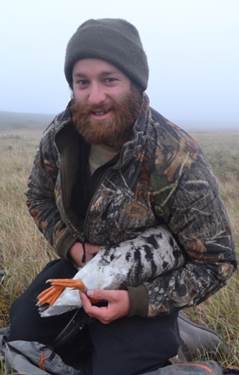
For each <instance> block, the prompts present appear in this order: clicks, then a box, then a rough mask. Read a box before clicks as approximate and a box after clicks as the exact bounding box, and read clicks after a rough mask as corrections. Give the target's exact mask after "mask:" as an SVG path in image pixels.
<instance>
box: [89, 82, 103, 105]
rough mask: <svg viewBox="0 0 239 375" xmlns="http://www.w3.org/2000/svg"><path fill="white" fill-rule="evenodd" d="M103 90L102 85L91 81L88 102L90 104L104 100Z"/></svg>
mask: <svg viewBox="0 0 239 375" xmlns="http://www.w3.org/2000/svg"><path fill="white" fill-rule="evenodd" d="M105 96H106V94H105V91H104V89H103V87H102V85H100V84H98V83H92V84H91V86H90V88H89V95H88V103H89V104H91V105H97V104H101V103H103V102H104V100H105Z"/></svg>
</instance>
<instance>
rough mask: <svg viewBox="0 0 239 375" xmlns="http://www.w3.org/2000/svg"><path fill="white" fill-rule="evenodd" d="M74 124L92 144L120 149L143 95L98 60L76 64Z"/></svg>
mask: <svg viewBox="0 0 239 375" xmlns="http://www.w3.org/2000/svg"><path fill="white" fill-rule="evenodd" d="M72 79H73V97H74V100H73V105H72V107H71V111H72V116H73V122H74V124H75V126H76V128H77V129H78V131H79V132H80V133H81V135H82V136H83V137H84V138H85V140H86V141H87V142H89V143H91V144H107V145H109V146H112V147H115V148H119V147H120V146H121V145H122V144H123V143H124V142H125V141H126V140H127V138H129V134H130V131H131V129H132V126H133V123H134V121H135V120H136V118H137V116H138V113H139V110H140V106H141V102H142V94H141V93H140V92H139V91H138V90H137V89H136V88H135V87H133V86H132V84H131V81H130V80H129V78H128V77H127V76H126V75H125V74H123V73H122V72H121V71H120V70H118V69H117V68H116V67H115V66H113V65H111V64H110V63H108V62H106V61H104V60H100V59H82V60H79V61H78V62H77V63H76V64H75V65H74V68H73V72H72Z"/></svg>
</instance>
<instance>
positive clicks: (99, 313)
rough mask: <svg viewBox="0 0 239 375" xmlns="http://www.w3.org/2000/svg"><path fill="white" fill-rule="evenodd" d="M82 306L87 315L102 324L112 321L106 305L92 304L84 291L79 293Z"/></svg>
mask: <svg viewBox="0 0 239 375" xmlns="http://www.w3.org/2000/svg"><path fill="white" fill-rule="evenodd" d="M80 296H81V302H82V306H83V308H84V310H85V312H86V314H87V315H89V316H90V317H91V318H95V319H97V320H99V321H100V322H101V323H103V324H109V323H110V322H111V321H112V318H111V313H110V311H109V309H108V306H107V307H98V306H95V305H93V304H92V301H91V300H90V299H89V298H88V297H87V295H86V294H85V293H81V294H80Z"/></svg>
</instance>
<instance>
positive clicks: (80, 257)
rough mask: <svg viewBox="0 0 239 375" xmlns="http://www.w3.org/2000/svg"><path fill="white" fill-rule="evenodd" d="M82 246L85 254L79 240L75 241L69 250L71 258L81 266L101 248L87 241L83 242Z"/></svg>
mask: <svg viewBox="0 0 239 375" xmlns="http://www.w3.org/2000/svg"><path fill="white" fill-rule="evenodd" d="M84 247H85V254H84V249H83V245H82V244H81V243H80V242H76V243H75V244H74V245H73V246H72V248H71V249H70V251H69V255H70V257H71V258H72V260H73V261H74V262H75V263H76V264H77V265H78V266H80V267H83V266H84V265H85V263H87V262H89V260H91V259H92V258H93V257H94V256H95V255H96V254H97V253H98V251H99V250H100V249H101V246H98V245H91V244H89V243H85V244H84ZM84 258H85V259H84Z"/></svg>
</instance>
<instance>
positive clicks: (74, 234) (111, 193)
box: [8, 19, 236, 375]
mask: <svg viewBox="0 0 239 375" xmlns="http://www.w3.org/2000/svg"><path fill="white" fill-rule="evenodd" d="M65 76H66V79H67V82H68V84H69V86H70V87H71V89H72V100H71V101H70V103H69V104H68V106H67V108H66V110H65V111H64V112H63V113H61V114H60V115H58V116H57V117H56V118H55V119H54V121H53V122H52V124H50V126H49V127H48V129H47V130H46V131H45V133H44V135H43V137H42V140H41V142H40V147H39V150H38V152H37V155H36V158H35V161H34V165H33V169H32V172H31V175H30V178H29V186H28V192H27V198H28V200H27V204H28V207H29V210H30V213H31V215H32V216H33V218H34V220H35V222H36V224H37V226H38V228H39V229H40V230H41V232H42V233H43V234H44V236H45V237H46V238H47V240H48V241H49V242H50V244H51V245H52V247H53V248H54V249H55V250H56V252H57V254H58V255H59V257H60V260H57V261H54V262H51V263H49V264H48V265H47V267H46V268H45V269H44V270H43V271H42V272H41V273H40V274H39V275H38V276H37V278H36V279H35V280H34V281H33V283H32V285H31V286H30V287H29V289H27V291H26V292H25V293H24V294H23V295H22V296H21V297H20V298H19V299H18V300H17V301H16V302H15V304H14V305H13V307H12V311H11V329H10V334H9V339H8V340H9V342H10V341H14V340H22V341H23V340H24V342H25V343H26V342H35V343H38V344H39V348H41V350H43V349H42V346H40V344H43V345H45V346H47V347H48V348H49V347H50V348H53V349H54V351H55V352H56V353H58V355H60V357H61V358H62V359H63V360H64V362H65V363H66V364H67V365H68V370H67V371H69V372H67V373H71V374H73V373H74V372H70V371H73V368H75V369H76V368H77V367H78V368H80V370H79V372H78V373H83V374H92V375H111V374H115V375H123V374H124V375H127V374H128V375H133V374H140V373H142V372H144V371H148V370H152V369H155V368H159V367H162V366H165V365H166V364H167V363H168V359H169V358H170V357H172V356H174V355H175V354H176V353H177V350H178V345H179V334H178V328H177V316H178V311H179V310H180V309H182V308H184V307H187V306H192V305H195V304H198V303H200V302H201V301H203V300H205V299H206V298H207V297H208V296H210V295H211V294H213V293H215V292H216V291H217V290H218V289H219V288H221V287H222V286H224V285H225V283H226V281H227V279H228V278H229V277H230V276H231V274H232V273H233V271H234V269H235V267H236V260H235V253H234V247H233V241H232V237H231V230H230V225H229V223H228V218H227V215H226V212H225V209H224V206H223V203H222V201H221V199H220V197H219V193H218V188H217V183H216V180H215V177H214V176H213V174H212V171H211V169H210V167H209V166H208V163H207V161H206V160H205V158H204V156H203V154H202V152H201V149H200V147H199V146H198V145H197V144H196V142H195V141H194V140H193V139H192V138H191V137H190V136H189V135H187V134H186V133H185V132H184V131H183V130H182V129H180V128H178V127H177V126H176V125H174V124H172V123H171V122H169V121H168V120H166V119H165V118H164V117H163V116H161V115H160V114H159V113H158V112H156V111H155V110H154V109H152V108H151V107H150V106H149V100H148V97H147V96H146V94H145V93H144V91H145V90H146V88H147V82H148V64H147V58H146V55H145V52H144V50H143V46H142V43H141V41H140V37H139V34H138V31H137V29H136V28H135V27H134V26H133V25H132V24H130V23H128V22H127V21H125V20H121V19H98V20H88V21H86V22H85V23H83V24H82V25H81V26H80V27H79V28H78V29H77V31H76V32H75V34H74V35H73V36H72V38H71V39H70V41H69V43H68V46H67V50H66V58H65ZM162 224H163V225H164V226H165V227H166V228H168V230H169V231H170V233H171V234H172V235H173V236H174V238H175V239H176V241H177V242H178V244H179V247H180V248H179V250H178V251H177V252H175V254H174V256H175V258H178V257H180V256H182V254H183V257H184V259H185V261H184V263H183V264H182V265H178V266H177V267H175V268H174V269H172V270H170V271H169V272H167V273H165V274H163V275H156V274H155V272H154V270H153V263H152V277H151V278H150V279H148V280H145V282H144V283H143V284H140V285H135V286H133V287H130V286H128V285H125V286H124V288H123V289H121V290H107V291H105V290H93V291H89V292H88V294H87V293H82V295H81V298H82V303H83V310H82V311H83V312H82V316H81V318H82V319H84V318H87V317H88V316H89V317H90V318H91V319H90V323H89V324H86V325H85V326H84V328H83V329H80V327H79V324H78V325H77V324H75V326H74V330H75V332H76V333H75V334H74V337H72V336H71V337H70V339H69V340H67V339H65V340H63V341H64V342H61V345H58V344H59V341H58V344H57V342H56V341H57V340H56V338H57V337H59V335H61V333H62V331H63V332H64V329H65V327H66V326H67V324H68V322H69V321H70V320H71V319H72V317H74V313H72V312H70V313H65V314H63V315H61V316H56V317H49V318H41V317H40V316H39V314H38V311H37V308H36V306H35V298H36V296H37V294H38V293H39V292H40V291H41V290H42V289H44V288H45V281H46V280H47V279H50V278H55V277H58V278H59V277H63V278H64V277H72V276H73V275H74V274H75V272H76V267H82V266H84V264H85V263H86V262H89V261H90V259H91V258H92V257H93V256H94V255H95V254H96V253H97V252H98V251H99V249H101V248H102V247H108V248H110V247H111V246H115V245H117V244H119V243H122V242H123V241H126V240H129V239H130V240H132V239H133V241H135V246H136V244H137V242H136V241H137V235H139V233H141V234H142V233H143V232H144V231H145V230H147V229H148V228H151V227H155V226H158V228H159V231H160V225H162ZM150 243H151V245H153V246H157V243H156V241H155V238H151V239H150ZM143 246H144V247H145V249H146V250H145V251H147V246H148V243H145V244H144V245H143ZM136 247H137V246H136ZM136 250H137V249H136ZM163 251H164V249H162V252H163ZM129 256H130V254H129ZM139 268H140V267H139ZM139 268H138V269H137V270H136V271H135V272H140V269H139ZM93 300H94V301H99V302H100V301H104V303H103V305H101V304H100V305H95V304H94V303H93V302H92V301H93ZM19 320H21V323H20V324H19ZM24 322H25V324H24ZM61 336H62V335H61ZM63 336H64V335H63ZM39 350H40V349H39ZM69 368H71V370H69ZM59 373H62V372H60V370H59V372H58V374H59Z"/></svg>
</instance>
